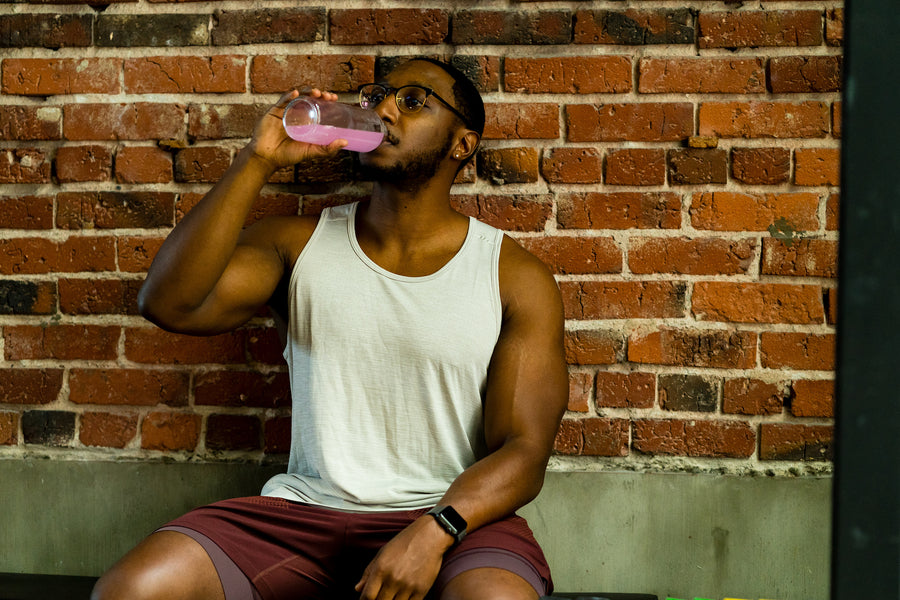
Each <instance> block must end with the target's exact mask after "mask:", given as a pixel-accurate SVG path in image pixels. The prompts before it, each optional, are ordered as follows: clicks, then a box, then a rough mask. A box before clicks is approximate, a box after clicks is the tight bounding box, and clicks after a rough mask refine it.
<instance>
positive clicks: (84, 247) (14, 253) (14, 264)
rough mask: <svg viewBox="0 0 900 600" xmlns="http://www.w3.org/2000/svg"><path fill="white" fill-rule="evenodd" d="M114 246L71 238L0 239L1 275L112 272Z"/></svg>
mask: <svg viewBox="0 0 900 600" xmlns="http://www.w3.org/2000/svg"><path fill="white" fill-rule="evenodd" d="M114 247H115V242H114V241H113V240H112V239H109V238H100V237H96V236H91V237H80V236H79V237H71V238H69V239H68V240H66V241H64V242H61V243H57V242H53V241H51V240H48V239H43V238H18V239H17V238H11V239H9V238H8V239H0V273H9V274H23V275H25V274H28V275H35V274H45V273H53V272H56V273H75V272H78V271H95V272H96V271H112V270H115V268H116V264H115V249H114Z"/></svg>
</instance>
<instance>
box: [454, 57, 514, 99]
mask: <svg viewBox="0 0 900 600" xmlns="http://www.w3.org/2000/svg"><path fill="white" fill-rule="evenodd" d="M504 60H506V61H508V60H509V59H508V58H507V59H504ZM449 62H450V64H451V65H453V66H454V67H456V68H457V69H459V70H460V71H462V73H463V74H464V75H465V76H466V77H468V78H469V81H471V82H472V83H474V84H475V87H476V88H478V91H479V92H482V93H487V92H496V91H498V90H499V89H500V70H501V67H500V57H499V56H469V55H463V54H454V55H453V56H451V57H450V59H449ZM508 69H509V67H508V66H507V67H506V69H504V72H508Z"/></svg>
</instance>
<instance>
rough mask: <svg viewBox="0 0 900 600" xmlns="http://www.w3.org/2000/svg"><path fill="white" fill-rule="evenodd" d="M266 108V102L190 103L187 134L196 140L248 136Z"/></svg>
mask: <svg viewBox="0 0 900 600" xmlns="http://www.w3.org/2000/svg"><path fill="white" fill-rule="evenodd" d="M268 110H269V105H267V104H191V105H190V106H189V107H188V135H189V136H190V137H191V138H193V139H196V140H220V139H225V138H248V137H250V136H251V135H252V134H253V128H254V127H255V126H256V123H257V122H258V121H259V120H260V119H261V118H262V116H263V115H264V114H266V111H268Z"/></svg>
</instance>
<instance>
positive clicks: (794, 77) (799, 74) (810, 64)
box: [769, 56, 842, 94]
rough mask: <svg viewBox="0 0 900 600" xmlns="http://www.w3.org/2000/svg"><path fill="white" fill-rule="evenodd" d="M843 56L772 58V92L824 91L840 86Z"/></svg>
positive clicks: (770, 66) (832, 90)
mask: <svg viewBox="0 0 900 600" xmlns="http://www.w3.org/2000/svg"><path fill="white" fill-rule="evenodd" d="M841 62H842V61H841V57H840V56H780V57H775V58H772V59H771V60H769V86H770V87H771V89H772V92H773V93H776V94H785V93H802V92H808V93H822V92H839V91H840V90H841V80H842V78H841Z"/></svg>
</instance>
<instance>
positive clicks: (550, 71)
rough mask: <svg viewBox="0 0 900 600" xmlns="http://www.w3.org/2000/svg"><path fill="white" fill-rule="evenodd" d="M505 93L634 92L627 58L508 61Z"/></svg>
mask: <svg viewBox="0 0 900 600" xmlns="http://www.w3.org/2000/svg"><path fill="white" fill-rule="evenodd" d="M503 73H504V81H503V85H504V89H505V90H506V91H507V92H513V93H522V92H524V93H529V94H597V93H602V94H620V93H626V92H630V91H631V60H630V59H629V58H628V57H625V56H561V57H556V58H513V57H509V58H506V59H505V61H504V70H503Z"/></svg>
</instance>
